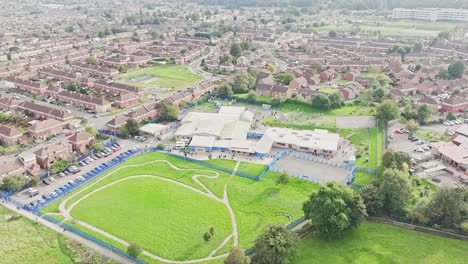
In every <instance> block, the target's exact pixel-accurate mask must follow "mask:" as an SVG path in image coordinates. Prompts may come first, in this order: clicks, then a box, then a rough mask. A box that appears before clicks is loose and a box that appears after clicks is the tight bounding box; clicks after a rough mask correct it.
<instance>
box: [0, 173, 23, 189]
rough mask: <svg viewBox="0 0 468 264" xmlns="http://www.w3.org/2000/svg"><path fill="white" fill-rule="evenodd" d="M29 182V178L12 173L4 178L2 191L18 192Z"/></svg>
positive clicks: (0, 185) (0, 186)
mask: <svg viewBox="0 0 468 264" xmlns="http://www.w3.org/2000/svg"><path fill="white" fill-rule="evenodd" d="M26 183H28V179H27V178H26V177H24V176H21V175H10V176H6V177H5V178H3V181H2V183H1V184H0V189H1V190H2V191H14V192H17V191H19V190H21V188H22V187H23V186H24V185H26Z"/></svg>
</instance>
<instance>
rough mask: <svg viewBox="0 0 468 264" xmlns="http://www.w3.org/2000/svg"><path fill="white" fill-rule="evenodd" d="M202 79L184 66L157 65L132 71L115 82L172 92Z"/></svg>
mask: <svg viewBox="0 0 468 264" xmlns="http://www.w3.org/2000/svg"><path fill="white" fill-rule="evenodd" d="M202 79H203V78H202V77H201V76H199V75H196V74H193V73H192V72H191V71H190V70H189V69H188V68H187V67H186V66H185V65H157V66H153V67H148V68H142V69H138V70H135V71H132V72H130V73H128V74H126V75H124V76H123V77H121V78H119V79H118V80H117V82H119V83H124V84H128V85H133V86H136V87H140V88H154V89H157V90H162V91H174V90H179V89H182V88H186V87H188V86H190V85H193V84H195V83H197V82H199V81H201V80H202Z"/></svg>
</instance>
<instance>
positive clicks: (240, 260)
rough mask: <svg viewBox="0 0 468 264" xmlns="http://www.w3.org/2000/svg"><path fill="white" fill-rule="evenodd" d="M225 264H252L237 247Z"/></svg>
mask: <svg viewBox="0 0 468 264" xmlns="http://www.w3.org/2000/svg"><path fill="white" fill-rule="evenodd" d="M224 264H250V258H249V257H248V256H246V255H245V254H244V250H242V248H240V247H239V246H235V247H234V248H233V249H232V250H231V251H230V252H229V255H228V256H227V258H226V259H225V260H224Z"/></svg>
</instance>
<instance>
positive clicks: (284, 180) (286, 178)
mask: <svg viewBox="0 0 468 264" xmlns="http://www.w3.org/2000/svg"><path fill="white" fill-rule="evenodd" d="M288 182H289V175H288V174H286V173H281V174H280V175H279V177H278V179H276V185H280V184H287V183H288Z"/></svg>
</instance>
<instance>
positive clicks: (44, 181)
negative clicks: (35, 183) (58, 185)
mask: <svg viewBox="0 0 468 264" xmlns="http://www.w3.org/2000/svg"><path fill="white" fill-rule="evenodd" d="M42 182H43V183H44V184H45V185H50V184H51V183H52V182H50V181H49V179H48V178H47V179H43V180H42Z"/></svg>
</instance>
